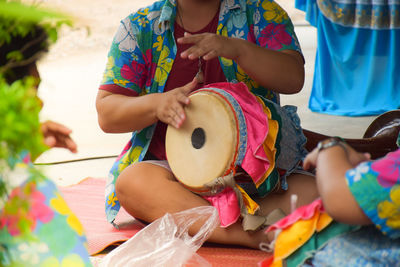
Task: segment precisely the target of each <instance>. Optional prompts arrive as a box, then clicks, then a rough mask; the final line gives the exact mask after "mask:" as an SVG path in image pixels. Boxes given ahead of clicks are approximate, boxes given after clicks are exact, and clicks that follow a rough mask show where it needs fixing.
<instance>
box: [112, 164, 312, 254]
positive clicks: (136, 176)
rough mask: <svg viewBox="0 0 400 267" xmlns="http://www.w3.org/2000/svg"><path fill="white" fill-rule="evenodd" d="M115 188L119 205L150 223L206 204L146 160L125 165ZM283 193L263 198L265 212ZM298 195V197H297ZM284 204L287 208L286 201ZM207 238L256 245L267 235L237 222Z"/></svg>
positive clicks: (192, 231)
mask: <svg viewBox="0 0 400 267" xmlns="http://www.w3.org/2000/svg"><path fill="white" fill-rule="evenodd" d="M293 180H294V179H293ZM291 181H292V179H290V182H289V187H291V185H290V183H291ZM298 184H301V183H298ZM116 191H117V197H118V199H119V201H120V203H121V205H122V206H123V207H124V208H125V210H126V211H127V212H128V213H129V214H131V215H132V216H134V217H136V218H138V219H142V220H145V221H148V222H153V221H154V220H156V219H158V218H160V217H162V216H163V215H164V214H165V213H166V212H169V213H175V212H179V211H183V210H186V209H190V208H194V207H198V206H205V205H210V204H209V203H208V202H207V201H206V200H204V199H203V198H202V197H200V196H197V195H195V194H193V193H192V192H190V191H189V190H187V189H186V188H184V187H183V186H182V185H181V184H180V183H179V182H177V181H176V180H175V178H174V177H173V174H172V173H171V172H169V171H168V170H166V169H165V168H163V167H160V166H156V165H153V164H149V163H137V164H134V165H132V166H129V167H128V168H126V169H125V170H124V171H123V172H122V173H121V174H120V176H119V177H118V180H117V183H116ZM296 192H297V191H296ZM286 195H287V193H284V194H280V195H276V196H275V195H274V196H271V197H273V198H272V201H271V202H269V201H267V200H266V199H265V200H263V202H265V203H267V204H265V203H263V205H265V206H266V208H265V209H263V211H265V212H267V211H268V210H272V209H274V208H277V207H280V205H281V204H285V203H284V202H285V201H286V199H288V198H289V197H286ZM299 195H300V194H299ZM268 198H269V197H268ZM299 198H301V197H300V196H299ZM308 198H311V197H308ZM311 201H312V200H311ZM287 206H288V207H289V206H290V203H288V204H287ZM281 208H282V209H283V210H284V211H286V210H287V209H286V208H285V207H281ZM202 223H203V222H197V223H196V224H194V225H193V226H192V227H191V228H190V231H189V233H190V234H195V233H196V232H197V231H198V230H199V229H200V228H201V225H202ZM208 241H209V242H214V243H219V244H232V245H242V246H247V247H251V248H258V245H259V243H260V242H262V241H267V238H266V236H265V235H264V233H263V232H253V233H251V232H246V231H244V230H243V228H242V225H241V223H240V222H237V223H235V224H233V225H231V226H230V227H227V228H222V227H217V228H216V230H215V231H214V232H213V233H212V235H211V236H210V238H209V239H208Z"/></svg>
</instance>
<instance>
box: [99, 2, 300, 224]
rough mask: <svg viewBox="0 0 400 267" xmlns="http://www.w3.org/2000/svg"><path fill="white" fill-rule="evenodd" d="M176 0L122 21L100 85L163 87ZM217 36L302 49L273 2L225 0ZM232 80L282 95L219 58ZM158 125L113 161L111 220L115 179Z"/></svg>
mask: <svg viewBox="0 0 400 267" xmlns="http://www.w3.org/2000/svg"><path fill="white" fill-rule="evenodd" d="M175 16H176V2H175V0H161V1H158V2H155V3H154V4H153V5H151V6H149V7H146V8H142V9H140V10H138V11H137V12H136V13H134V14H131V15H129V16H128V17H127V18H125V19H124V20H122V21H121V25H120V28H119V30H118V31H117V33H116V35H115V37H114V40H113V43H112V45H111V48H110V51H109V55H108V63H107V66H106V70H105V72H104V77H103V81H102V84H101V86H100V89H102V88H103V89H105V88H106V87H107V86H111V87H112V86H119V88H121V87H122V88H125V89H126V90H122V91H121V93H122V94H126V95H143V94H148V93H159V92H163V91H164V87H165V83H166V81H167V79H168V75H169V73H170V72H171V69H172V65H173V62H174V59H175V57H176V51H177V46H176V43H175V40H174V34H173V31H174V28H173V27H174V21H175ZM216 33H217V34H219V35H222V36H229V37H236V38H242V39H246V40H248V41H250V42H253V43H255V44H257V45H259V46H262V47H266V48H269V49H273V50H278V51H282V50H287V49H291V50H297V51H299V52H301V50H300V46H299V43H298V40H297V37H296V35H295V33H294V29H293V25H292V23H291V21H290V19H289V17H288V15H287V13H286V12H285V11H284V10H283V9H282V8H281V7H280V6H279V5H278V4H276V3H275V2H273V1H272V0H247V2H246V1H245V0H221V6H220V14H219V22H218V27H217V32H216ZM219 61H220V64H221V67H222V70H223V72H224V74H225V76H226V79H227V81H228V82H233V83H236V82H244V83H245V84H246V85H247V86H248V87H249V89H250V90H251V91H252V93H254V94H258V95H261V96H263V97H265V98H267V99H270V100H272V101H274V102H276V103H279V95H278V94H276V93H275V92H273V88H270V89H271V90H268V89H266V88H263V87H261V86H260V85H258V84H257V83H256V82H254V81H253V80H252V79H251V78H250V77H249V76H248V75H247V74H246V73H244V71H243V70H242V69H241V68H240V67H239V66H238V65H237V64H236V62H234V61H232V60H229V59H226V58H219ZM154 128H155V125H152V126H150V127H147V128H145V129H143V130H141V131H139V132H134V133H133V134H132V138H131V140H130V141H129V143H128V144H127V146H126V147H125V149H124V150H123V152H122V153H121V155H120V157H119V158H118V159H117V161H116V162H115V163H114V165H113V167H112V169H111V171H110V174H109V177H108V182H107V186H106V214H107V220H108V221H109V222H113V221H114V218H115V216H116V215H117V213H118V211H119V209H120V204H119V202H118V199H117V198H116V195H115V181H116V178H117V177H118V175H119V173H120V172H121V171H122V170H123V169H124V168H125V167H127V166H129V165H130V164H132V163H134V162H137V161H141V160H142V159H143V157H144V155H145V154H146V151H147V149H148V146H149V143H150V140H151V138H152V135H153V132H154Z"/></svg>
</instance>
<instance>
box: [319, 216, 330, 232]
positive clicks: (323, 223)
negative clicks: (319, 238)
mask: <svg viewBox="0 0 400 267" xmlns="http://www.w3.org/2000/svg"><path fill="white" fill-rule="evenodd" d="M332 221H333V219H332V217H331V216H329V215H328V213H325V212H323V213H321V214H320V216H319V219H318V222H317V229H316V230H317V232H321V231H322V230H323V229H325V228H326V227H327V226H328V225H329V224H330V223H331V222H332Z"/></svg>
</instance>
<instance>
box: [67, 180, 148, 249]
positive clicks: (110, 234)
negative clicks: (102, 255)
mask: <svg viewBox="0 0 400 267" xmlns="http://www.w3.org/2000/svg"><path fill="white" fill-rule="evenodd" d="M105 185H106V181H105V180H104V179H96V178H86V179H84V180H83V181H81V182H80V183H79V184H76V185H72V186H68V187H62V188H61V192H62V194H63V196H64V199H65V201H66V202H67V203H68V206H69V207H70V209H71V210H72V211H73V212H74V213H75V215H76V216H77V217H78V218H79V220H80V221H81V223H82V225H83V228H84V229H85V233H86V237H87V239H88V245H89V248H88V249H89V253H90V255H95V254H97V253H99V252H101V251H102V250H104V249H105V248H107V247H108V246H111V245H117V244H120V243H121V242H123V241H126V240H128V239H129V238H131V237H132V236H133V235H134V234H136V233H137V232H138V231H139V230H140V229H142V228H143V224H142V223H141V222H139V221H137V220H135V219H134V218H132V217H131V216H130V215H129V214H128V213H127V212H126V211H125V210H124V209H121V212H120V213H119V214H118V216H117V218H116V222H117V223H118V225H122V226H121V229H120V230H117V229H115V228H114V227H113V226H112V225H111V224H110V223H108V222H107V220H106V215H105V211H104V203H105V202H104V199H105V196H104V188H105Z"/></svg>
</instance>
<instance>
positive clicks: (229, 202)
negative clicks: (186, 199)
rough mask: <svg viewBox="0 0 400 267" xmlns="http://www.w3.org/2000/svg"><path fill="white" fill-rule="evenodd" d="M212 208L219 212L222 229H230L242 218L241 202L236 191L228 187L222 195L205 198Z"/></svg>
mask: <svg viewBox="0 0 400 267" xmlns="http://www.w3.org/2000/svg"><path fill="white" fill-rule="evenodd" d="M204 198H205V199H206V200H208V201H209V202H210V203H211V205H212V206H214V207H215V208H216V209H217V210H218V214H219V220H220V223H221V226H222V227H228V226H229V225H231V224H233V223H235V222H236V221H237V219H238V218H239V216H240V208H239V205H238V203H239V201H238V199H237V197H236V194H235V191H233V189H232V188H231V187H227V188H225V189H224V191H222V192H221V193H219V194H217V195H214V196H204Z"/></svg>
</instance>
